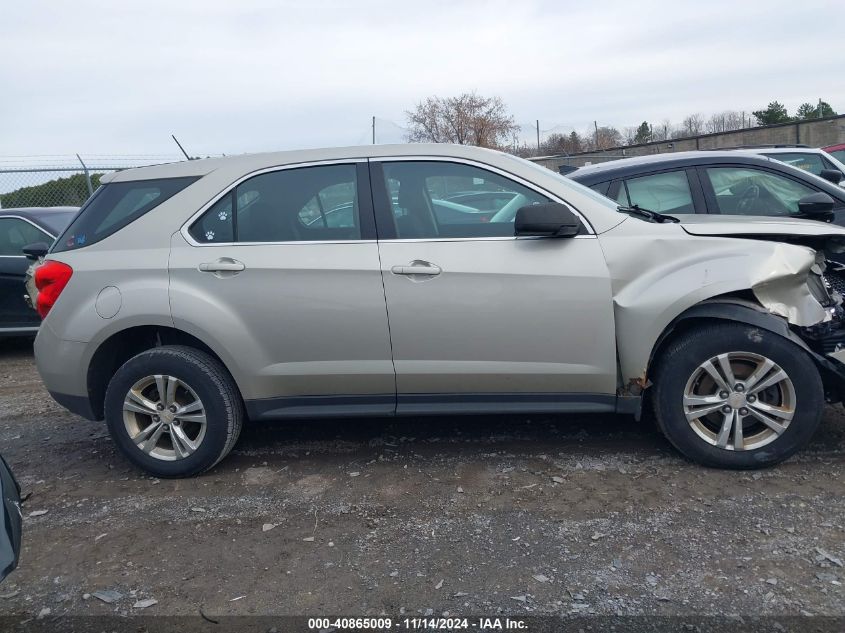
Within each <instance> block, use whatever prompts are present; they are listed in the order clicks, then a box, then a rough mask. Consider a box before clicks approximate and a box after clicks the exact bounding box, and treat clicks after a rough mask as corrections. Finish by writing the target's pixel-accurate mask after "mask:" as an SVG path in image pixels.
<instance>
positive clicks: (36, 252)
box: [21, 242, 50, 261]
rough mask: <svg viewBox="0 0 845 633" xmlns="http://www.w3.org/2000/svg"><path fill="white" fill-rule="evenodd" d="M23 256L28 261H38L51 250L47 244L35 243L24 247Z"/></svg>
mask: <svg viewBox="0 0 845 633" xmlns="http://www.w3.org/2000/svg"><path fill="white" fill-rule="evenodd" d="M21 250H23V254H24V255H26V258H27V259H31V260H33V261H38V260H39V259H41V258H42V257H44V256H45V255H46V254H47V251H49V250H50V245H49V244H47V243H46V242H35V243H34V244H27V245H26V246H24V247H23V249H21Z"/></svg>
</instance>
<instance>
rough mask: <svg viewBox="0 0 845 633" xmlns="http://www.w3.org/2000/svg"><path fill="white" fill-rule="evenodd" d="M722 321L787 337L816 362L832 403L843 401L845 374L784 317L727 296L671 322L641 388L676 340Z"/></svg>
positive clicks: (662, 336)
mask: <svg viewBox="0 0 845 633" xmlns="http://www.w3.org/2000/svg"><path fill="white" fill-rule="evenodd" d="M713 321H722V322H729V323H743V324H746V325H751V326H754V327H756V328H760V329H762V330H766V331H767V332H771V333H773V334H776V335H778V336H780V337H782V338H785V339H787V340H789V341H791V342H792V343H794V344H795V345H797V346H798V347H800V348H801V349H803V350H804V351H805V352H806V353H807V354H808V355H809V356H810V358H811V359H812V360H813V362H814V363H815V365H816V367H818V369H819V373H820V374H821V378H822V382H823V383H824V386H825V393H826V396H827V399H828V400H829V401H839V400H841V396H840V393H842V392H843V387H845V373H843V369H842V368H840V367H837V365H835V364H834V363H833V362H832V361H831V360H830V359H828V358H825V357H824V356H822V355H820V354H818V353H816V352H815V351H813V350H812V349H811V348H810V347H809V346H808V345H807V343H806V342H805V341H804V340H803V339H802V338H801V337H800V336H798V334H796V333H795V331H793V329H792V328H791V327H790V325H789V323H788V322H787V320H786V319H785V318H784V317H781V316H777V315H774V314H772V313H771V312H768V311H767V310H766V309H765V308H764V307H763V306H761V305H759V304H757V303H755V302H754V301H751V300H749V299H746V298H743V297H739V296H724V297H717V298H714V299H709V300H707V301H702V302H701V303H698V304H696V305H694V306H692V307H690V308H688V309H687V310H685V311H684V312H682V313H681V314H679V315H678V316H677V317H676V318H675V319H673V320H672V322H671V323H669V325H668V326H666V328H665V329H664V330H663V332H662V333H661V334H660V336H659V337H658V339H657V341H656V342H655V344H654V347H653V348H652V351H651V354H650V355H649V359H648V365H647V367H646V372H645V374H644V380H643V382H642V383H641V384H640V385H639V386H640V387H641V388H646V387H648V386H649V384H650V383H649V382H648V377H649V376H652V375H653V374H654V368H655V366H656V365H657V363H659V362H660V357H661V355H662V354H663V352H664V350H665V349H666V348H667V347H668V345H669V343H670V341H672V340H673V339H674V338H675V337H677V336H678V335H680V334H682V333H683V332H685V331H687V330H689V329H690V328H693V327H696V326H697V325H700V324H702V323H704V322H713Z"/></svg>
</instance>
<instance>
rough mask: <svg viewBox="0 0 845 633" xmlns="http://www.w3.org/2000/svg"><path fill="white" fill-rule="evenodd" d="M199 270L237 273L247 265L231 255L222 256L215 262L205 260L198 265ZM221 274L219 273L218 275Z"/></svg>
mask: <svg viewBox="0 0 845 633" xmlns="http://www.w3.org/2000/svg"><path fill="white" fill-rule="evenodd" d="M198 268H199V271H200V272H203V273H231V274H237V273H239V272H241V271H242V270H244V269H245V268H246V266H245V265H244V263H243V262H239V261H238V260H237V259H232V258H231V257H221V258H220V259H218V260H217V261H215V262H204V263H202V264H200V265H199V266H198ZM218 276H219V275H218Z"/></svg>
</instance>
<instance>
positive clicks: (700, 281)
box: [600, 220, 845, 400]
mask: <svg viewBox="0 0 845 633" xmlns="http://www.w3.org/2000/svg"><path fill="white" fill-rule="evenodd" d="M817 224H819V223H813V222H804V223H801V222H797V221H793V222H792V223H785V224H784V226H782V227H781V226H779V225H775V228H777V229H779V230H780V232H775V230H774V228H772V225H771V224H770V223H767V224H766V225H765V229H764V230H765V232H761V233H756V232H752V231H750V230H749V229H750V228H752V226H753V223H748V224H746V223H740V222H735V223H732V224H731V223H726V222H724V223H722V224H719V225H718V226H709V225H705V224H702V225H701V226H700V227H699V226H696V227H695V228H696V230H697V231H701V232H702V233H703V234H697V233H693V232H692V231H691V230H689V229H688V227H686V226H683V225H654V224H649V223H646V222H635V221H630V220H629V221H627V222H624V223H622V225H620V226H619V227H617V228H615V229H613V230H611V231H608V232H607V233H605V234H603V235H601V236H600V239H601V241H602V247H603V249H604V252H605V258H606V261H607V265H608V269H609V271H610V276H611V284H612V293H613V303H614V313H615V321H616V327H617V352H618V360H619V381H618V389H617V395H618V396H620V397H638V396H639V395H640V394H641V393H642V391H643V389H645V388H647V387H648V385H649V384H650V382H649V378H650V376H649V373H650V367H651V363H652V361H653V360H654V358H655V354H656V353H658V352H659V348H660V345H661V343H662V342H663V341H665V340H667V338H668V337H669V336H671V333H672V332H673V331H674V329H675V328H676V327H677V326H678V324H679V323H680V322H682V321H683V320H684V319H687V318H708V319H713V318H721V319H727V320H740V321H747V320H748V318H751V319H752V320H753V321H754V323H755V325H758V326H760V327H767V326H766V323H768V325H769V326H768V327H767V329H770V330H772V331H774V332H776V333H778V334H779V335H781V336H785V337H787V338H789V339H791V340H792V341H793V342H795V343H796V344H798V345H800V346H801V347H804V348H805V349H806V350H807V351H808V352H810V353H811V354H812V355H813V357H814V359H815V361H816V363H817V364H818V365H819V366H820V367H822V368H823V369H824V370H825V372H824V373H826V374H827V375H828V377H829V381H826V382H829V383H830V388H829V389H828V392H829V394H830V398H831V399H832V400H841V399H842V397H843V396H845V310H843V306H842V303H843V296H842V294H840V293H839V292H838V291H837V289H838V288H840V287H841V288H843V289H845V267H840V266H838V265H836V264H833V263H831V261H830V260H831V257H833V256H835V255H836V253H837V252H839V251H840V250H841V244H845V231H843V230H842V229H841V228H839V227H833V228H827V227H822V228H819V227H817V226H816V225H817ZM702 227H703V228H702ZM704 229H707V232H706V233H704ZM728 229H732V230H728ZM743 310H744V311H743ZM749 313H751V314H756V316H750V315H749ZM766 319H769V320H768V321H767V320H766ZM840 394H841V395H840Z"/></svg>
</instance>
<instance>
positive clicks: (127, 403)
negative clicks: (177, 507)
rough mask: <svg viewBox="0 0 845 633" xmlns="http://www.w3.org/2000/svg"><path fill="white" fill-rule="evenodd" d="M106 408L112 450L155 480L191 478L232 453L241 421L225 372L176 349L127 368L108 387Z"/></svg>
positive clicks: (142, 357) (200, 355)
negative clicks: (113, 446)
mask: <svg viewBox="0 0 845 633" xmlns="http://www.w3.org/2000/svg"><path fill="white" fill-rule="evenodd" d="M105 405H106V406H105V413H106V423H107V424H108V427H109V432H110V433H111V436H112V438H113V439H114V441H115V443H116V444H117V445H118V447H119V448H120V450H121V451H122V452H123V454H124V455H125V456H126V457H127V458H128V459H129V461H131V462H132V463H134V464H135V465H136V466H139V467H140V468H142V469H143V470H145V471H147V472H148V473H150V474H152V475H155V476H156V477H191V476H194V475H198V474H200V473H202V472H204V471H206V470H208V469H209V468H211V467H212V466H214V465H215V464H216V463H217V462H219V461H220V460H221V459H223V458H224V457H225V456H226V455H227V454H228V453H229V451H230V450H232V447H233V446H234V445H235V442H236V441H237V439H238V435H240V432H241V426H242V422H243V417H244V415H243V404H242V402H241V397H240V394H239V392H238V390H237V387H236V386H235V384H234V381H233V380H232V378H231V377H230V376H229V374H228V372H227V371H226V370H225V369H224V368H223V366H222V365H221V364H220V363H219V362H218V361H217V360H216V359H214V358H213V357H211V356H209V355H208V354H206V353H205V352H202V351H199V350H197V349H194V348H191V347H182V346H175V345H174V346H163V347H157V348H155V349H151V350H147V351H145V352H141V353H140V354H138V355H137V356H134V357H133V358H130V359H129V360H128V361H126V363H124V364H123V366H122V367H120V369H118V370H117V372H116V373H115V374H114V377H113V378H112V379H111V381H110V382H109V386H108V389H107V390H106V403H105Z"/></svg>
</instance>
